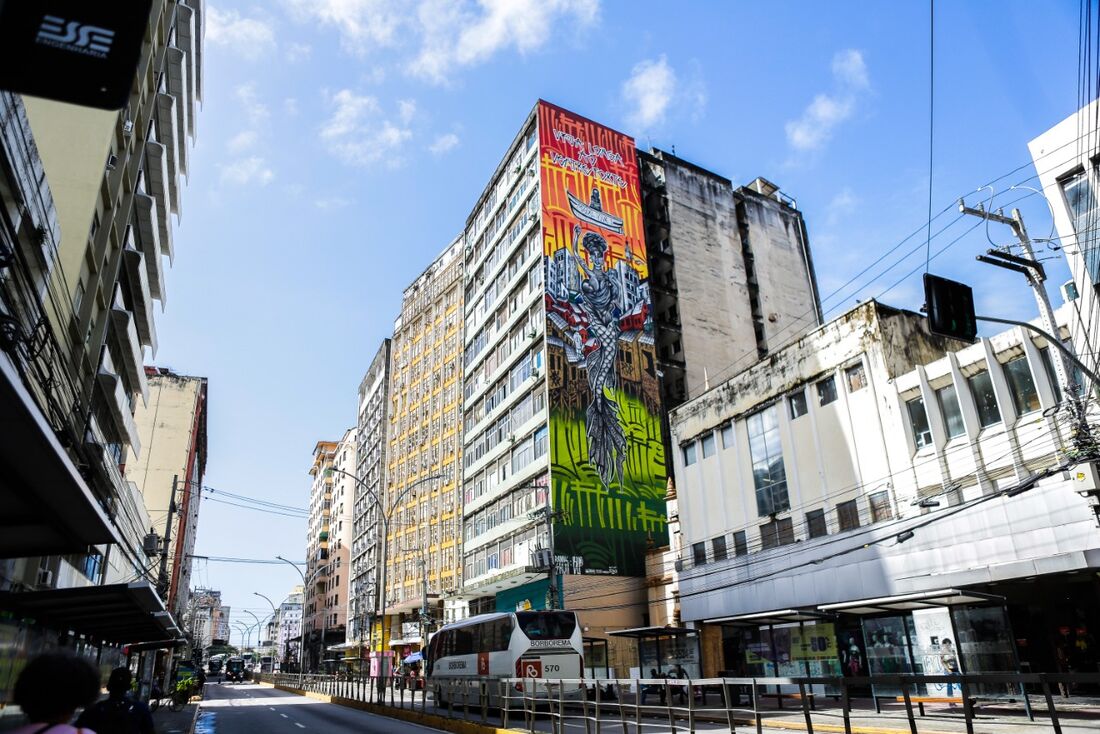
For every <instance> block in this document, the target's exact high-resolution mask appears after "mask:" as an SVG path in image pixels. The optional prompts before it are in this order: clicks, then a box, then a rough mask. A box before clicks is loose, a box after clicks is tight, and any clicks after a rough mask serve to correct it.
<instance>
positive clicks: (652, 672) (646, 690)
mask: <svg viewBox="0 0 1100 734" xmlns="http://www.w3.org/2000/svg"><path fill="white" fill-rule="evenodd" d="M649 677H650V680H657V679H659V678H660V677H661V672H660V671H659V670H657V669H656V668H650V669H649ZM650 693H658V694H660V696H661V705H662V706H664V705H665V687H664V686H663V685H661V684H660V683H649V684H647V685H644V686H642V690H641V697H642V698H641V700H642V704H641V705H642V706H645V699H646V696H648V695H649V694H650Z"/></svg>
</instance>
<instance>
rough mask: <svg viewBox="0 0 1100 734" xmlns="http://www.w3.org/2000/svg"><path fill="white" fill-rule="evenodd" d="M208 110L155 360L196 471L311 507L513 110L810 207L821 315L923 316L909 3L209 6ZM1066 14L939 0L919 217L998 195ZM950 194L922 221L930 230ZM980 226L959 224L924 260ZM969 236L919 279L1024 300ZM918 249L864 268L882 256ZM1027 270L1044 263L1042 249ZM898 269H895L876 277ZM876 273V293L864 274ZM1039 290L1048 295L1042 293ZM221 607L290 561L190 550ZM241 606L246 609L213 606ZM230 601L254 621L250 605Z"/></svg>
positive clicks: (213, 519) (230, 529) (212, 518)
mask: <svg viewBox="0 0 1100 734" xmlns="http://www.w3.org/2000/svg"><path fill="white" fill-rule="evenodd" d="M207 7H208V12H207V20H208V27H207V31H206V46H205V62H204V63H205V67H204V75H205V98H204V102H203V107H202V111H201V114H200V115H199V117H198V120H197V133H198V139H197V142H196V147H195V150H194V154H193V157H192V159H191V176H190V179H189V180H188V182H187V186H186V191H185V196H184V207H183V208H184V212H183V218H182V222H181V223H180V225H179V227H178V229H177V245H178V246H177V255H176V261H175V264H174V267H173V269H172V271H171V273H170V277H169V282H168V302H167V305H166V310H165V313H164V314H163V316H162V317H161V318H160V321H159V332H160V344H161V348H160V352H159V353H158V354H157V355H156V357H155V360H154V361H155V363H156V364H158V365H162V366H170V367H172V368H173V369H175V370H177V371H179V372H184V373H189V374H198V375H205V376H207V377H209V378H210V426H209V438H210V446H209V449H210V460H209V464H208V473H207V483H208V484H209V485H211V486H213V487H216V488H219V489H224V490H227V491H230V492H234V493H238V494H243V495H249V496H256V497H265V498H268V499H270V500H272V501H275V502H281V503H284V504H290V505H295V506H300V507H305V506H306V504H307V498H308V492H309V479H310V478H309V476H308V475H307V473H306V472H307V470H308V468H309V465H310V460H311V451H312V448H313V445H314V443H315V442H316V441H317V440H320V439H334V440H335V439H338V438H339V437H340V435H341V434H342V432H343V430H344V429H345V428H347V427H350V426H351V425H352V424H353V422H354V420H355V403H356V389H357V387H358V384H359V380H360V378H361V377H362V374H363V372H364V371H365V369H366V367H367V365H368V364H369V362H370V359H371V357H372V356H373V354H374V352H375V350H376V349H377V346H378V343H379V341H380V340H381V339H382V338H383V337H384V336H387V335H388V334H389V333H390V332H391V330H392V326H393V318H394V316H395V315H396V313H397V309H398V308H399V305H400V297H401V291H402V289H403V287H404V286H405V285H407V284H408V283H409V282H410V281H411V280H412V279H413V278H414V277H415V276H416V275H417V274H418V273H419V272H420V271H421V270H422V269H423V267H424V266H425V265H426V264H427V263H428V262H429V261H430V260H431V258H432V257H433V256H434V255H435V254H436V253H437V252H438V251H439V250H441V249H442V248H443V247H444V246H445V245H446V244H447V243H448V242H449V241H450V239H451V238H452V237H453V236H454V235H455V234H457V233H458V232H459V231H460V229H461V227H462V225H463V223H464V221H465V218H466V215H467V214H468V213H469V210H470V209H471V207H472V206H473V204H474V201H475V200H476V198H477V196H478V194H479V193H480V191H481V189H482V187H483V186H484V185H485V183H486V181H487V180H488V177H489V175H490V174H491V173H492V170H493V169H494V167H495V166H496V165H497V163H498V162H499V159H500V157H501V156H502V155H503V152H504V150H505V148H506V146H507V145H508V143H509V142H510V141H511V139H512V136H513V135H514V134H515V133H516V131H517V129H518V126H519V125H520V124H521V123H522V121H523V119H524V117H525V115H526V114H527V112H528V111H529V110H530V109H531V107H532V106H533V104H534V103H535V101H536V99H538V98H539V97H542V98H545V99H547V100H549V101H552V102H554V103H556V104H559V105H561V106H563V107H566V108H568V109H571V110H574V111H576V112H578V113H580V114H583V115H585V116H588V117H591V118H593V119H595V120H597V121H600V122H603V123H604V124H607V125H610V126H612V127H614V128H617V129H620V130H622V131H624V132H626V133H628V134H631V135H634V136H635V137H636V139H637V142H638V145H639V147H642V148H646V147H649V146H650V145H653V146H657V147H661V148H664V149H666V150H668V149H671V148H672V147H673V146H675V150H676V153H677V155H679V156H681V157H683V158H686V159H688V160H691V161H693V162H695V163H698V164H699V165H701V166H703V167H706V168H709V169H711V170H713V171H716V172H718V173H720V174H723V175H725V176H727V177H729V178H731V179H733V180H734V181H735V182H736V183H748V182H749V181H751V180H752V179H753V178H755V177H756V176H764V177H766V178H768V179H770V180H772V181H774V182H775V183H777V184H779V185H780V187H781V188H782V189H783V191H784V192H786V193H787V194H789V195H791V196H793V197H795V198H796V200H797V202H798V206H799V208H800V209H801V210H802V211H803V212H804V214H805V216H806V221H807V226H808V229H809V235H810V244H811V248H812V250H813V256H814V259H815V262H816V265H817V269H818V279H819V282H820V285H821V292H822V296H823V297H824V298H825V306H826V309H828V310H829V313H830V314H831V315H835V314H836V313H838V312H839V311H838V309H839V310H844V309H847V308H848V307H850V306H851V305H854V303H855V300H856V299H857V298H866V297H870V296H874V295H881V300H883V301H885V302H886V303H891V304H895V305H899V306H905V307H909V308H916V307H919V305H920V303H921V301H922V299H921V297H920V293H919V291H920V279H919V274H914V275H912V276H910V277H908V278H904V279H902V276H903V275H905V274H906V273H908V272H909V271H910V270H913V269H915V268H918V267H920V266H921V264H922V263H923V259H924V248H923V247H918V244H919V243H921V242H923V237H924V235H923V233H922V234H921V235H919V236H918V237H917V238H915V239H913V240H911V241H910V242H909V243H908V244H907V245H905V246H903V247H902V248H901V249H899V250H898V251H897V252H896V253H895V254H894V255H893V256H891V257H889V258H888V259H887V260H886V261H884V264H883V265H882V266H880V267H879V268H878V269H874V270H872V271H871V272H869V273H868V274H867V275H865V276H863V277H861V278H860V279H859V280H858V282H857V283H855V284H853V285H852V286H850V287H848V288H846V289H844V290H842V291H841V292H839V293H836V294H835V295H831V294H833V293H834V291H836V289H837V288H839V287H840V286H841V285H842V284H844V283H845V282H846V281H848V280H849V279H850V278H851V277H852V276H855V275H856V274H857V273H859V272H860V271H861V270H863V269H864V267H866V266H867V265H868V264H870V263H871V262H872V261H874V260H875V259H876V258H878V257H879V256H880V255H882V254H884V253H886V252H887V251H888V250H890V249H891V248H892V247H894V246H895V245H897V244H898V243H899V242H900V241H901V240H902V239H903V238H905V237H906V236H907V235H909V234H910V233H911V232H913V231H914V230H917V229H918V228H919V227H921V226H922V225H923V223H924V222H925V221H926V219H927V207H928V91H929V75H928V61H929V53H928V40H929V36H928V28H929V23H928V5H927V3H926V2H894V3H872V4H868V3H848V2H839V1H838V2H832V3H817V2H788V3H747V2H736V3H734V2H729V3H725V2H722V3H720V2H696V3H668V2H663V3H656V2H654V3H644V2H632V3H625V2H599V1H598V0H589V1H588V2H580V1H576V0H510V1H509V0H480V1H479V2H475V1H472V0H453V2H444V1H442V0H427V1H425V2H412V1H411V0H410V1H409V2H389V1H387V0H276V1H274V2H269V3H249V2H235V1H234V0H221V1H219V0H211V1H210V2H209V4H208V6H207ZM1076 62H1077V4H1076V3H1070V2H1046V3H1034V2H1027V1H1025V0H1008V1H1001V2H968V3H939V4H937V18H936V64H935V69H936V85H935V100H936V116H935V147H934V159H935V164H934V168H933V184H934V188H933V211H935V212H938V211H940V210H941V209H943V208H944V207H947V206H949V205H950V204H951V203H952V202H953V201H954V200H956V199H957V198H958V197H959V196H961V195H964V194H969V195H970V196H969V200H970V201H972V202H975V201H978V200H979V199H985V200H988V199H989V198H990V196H995V198H994V199H993V201H994V202H995V205H1004V204H1007V203H1008V202H1010V201H1012V200H1013V199H1016V198H1019V197H1021V196H1026V197H1027V198H1025V199H1023V200H1022V201H1020V202H1019V206H1020V207H1021V209H1022V210H1023V212H1024V215H1025V218H1026V219H1027V222H1028V225H1029V229H1030V230H1031V233H1032V236H1033V237H1036V238H1042V237H1046V236H1047V235H1048V234H1049V232H1050V218H1049V215H1048V213H1047V208H1046V205H1045V204H1044V203H1043V201H1042V199H1041V198H1040V197H1038V196H1034V195H1030V194H1031V192H1030V191H1027V190H1024V189H1017V190H1009V186H1010V185H1011V184H1012V183H1016V182H1022V183H1023V184H1025V185H1032V186H1036V185H1037V184H1036V181H1035V180H1034V179H1031V180H1026V179H1027V177H1028V176H1032V175H1033V174H1034V173H1035V171H1034V168H1032V167H1031V166H1030V165H1029V166H1028V167H1026V168H1024V169H1023V170H1021V171H1020V172H1018V173H1016V174H1015V175H1013V176H1011V177H1008V178H1005V179H1003V180H1001V181H999V182H998V183H997V187H996V189H995V190H994V191H990V190H989V189H985V190H983V191H982V192H981V193H980V195H979V194H976V193H974V192H975V189H977V187H978V186H979V185H981V184H983V183H986V182H987V181H991V180H994V179H998V177H1000V176H1002V175H1003V174H1006V173H1008V172H1010V171H1012V170H1013V169H1016V168H1017V167H1019V166H1021V165H1023V164H1026V163H1028V160H1029V159H1028V152H1027V147H1026V145H1027V142H1028V141H1029V140H1030V139H1032V138H1033V137H1035V136H1036V135H1038V134H1039V133H1041V132H1043V131H1044V130H1046V129H1047V128H1049V127H1051V126H1052V125H1054V124H1055V123H1056V122H1058V121H1060V120H1061V119H1063V118H1064V117H1066V116H1068V115H1069V114H1071V113H1072V112H1073V111H1074V110H1075V108H1076V106H1077V77H1076V73H1077V64H1076ZM955 217H956V214H955V212H954V211H953V210H952V211H950V212H948V214H947V215H945V216H944V217H941V218H940V219H939V220H937V224H938V225H942V224H949V223H951V222H952V220H954V219H955ZM974 221H976V220H973V221H965V220H963V221H958V222H954V223H953V224H951V226H950V227H949V228H948V229H947V230H946V231H945V232H944V233H943V234H942V235H940V236H938V237H936V238H935V239H934V240H933V242H932V248H933V252H935V251H936V250H937V249H939V247H942V246H944V245H946V244H947V243H948V242H950V241H951V240H953V239H954V238H955V237H956V236H957V235H959V234H961V233H962V232H963V231H964V230H965V229H966V228H967V227H969V226H971V225H972V224H973V223H974ZM988 237H989V239H987V233H986V232H985V229H984V227H980V226H979V227H978V228H977V229H975V230H974V231H973V232H971V233H970V234H969V235H967V236H964V237H963V238H962V239H960V240H959V241H958V242H956V243H955V244H953V245H951V246H950V247H949V248H948V249H947V250H946V251H945V252H944V254H943V255H941V256H939V257H938V258H937V259H935V260H934V261H933V265H932V269H933V271H935V272H938V273H940V274H943V275H947V276H953V277H957V278H960V279H964V280H967V281H969V282H971V283H972V284H973V285H974V286H975V295H976V300H977V302H978V308H979V311H982V312H986V313H989V314H991V315H1002V316H1009V317H1018V318H1032V317H1033V316H1034V303H1033V301H1032V300H1031V298H1030V294H1029V293H1028V292H1027V290H1026V287H1025V285H1024V283H1023V279H1022V278H1021V277H1019V276H1016V275H1014V274H1011V273H1004V272H1001V271H998V270H995V269H993V268H991V267H989V266H985V265H980V264H977V263H975V262H974V256H975V255H977V254H980V253H982V252H984V250H985V249H986V248H988V247H990V246H991V245H990V242H991V241H992V242H993V243H995V244H998V245H1000V244H1005V243H1007V242H1009V241H1010V237H1009V233H1008V232H1007V231H1006V230H1005V229H1004V228H1003V227H997V226H996V225H993V226H991V227H990V229H989V231H988ZM912 248H916V251H915V252H914V253H913V254H912V255H911V256H910V257H909V258H908V259H905V260H903V261H902V262H900V264H899V265H898V266H897V267H895V268H894V269H892V270H890V271H889V272H887V273H885V274H884V275H882V276H881V277H877V278H876V277H874V276H875V275H877V274H878V272H879V270H881V269H883V268H885V267H886V266H887V265H889V264H891V263H893V262H896V261H897V260H898V259H900V256H901V255H902V254H904V253H905V252H909V251H910V250H911V249H912ZM1042 254H1043V256H1044V257H1047V256H1049V257H1051V258H1052V259H1051V260H1050V261H1049V262H1048V263H1047V265H1048V268H1049V269H1050V271H1051V273H1052V278H1051V285H1052V286H1055V287H1056V285H1057V283H1059V282H1061V281H1062V280H1064V279H1065V278H1066V277H1068V276H1067V275H1066V272H1067V271H1066V268H1065V266H1064V264H1063V263H1062V261H1061V260H1060V259H1059V258H1058V255H1057V254H1056V253H1052V252H1050V251H1049V250H1046V249H1045V246H1044V248H1043V253H1042ZM899 279H902V282H901V283H900V284H899V285H897V286H895V287H893V288H891V289H890V290H888V291H887V290H886V289H887V288H888V287H889V286H892V285H893V284H894V283H895V282H897V281H898V280H899ZM883 291H886V292H883ZM1052 298H1053V299H1054V300H1055V302H1056V303H1057V302H1060V299H1059V298H1058V294H1057V291H1056V290H1055V288H1054V287H1052ZM305 543H306V538H305V523H304V522H303V521H299V520H296V519H291V518H286V517H279V516H274V515H267V514H260V513H256V512H251V511H247V510H239V509H236V508H232V507H228V506H225V505H217V504H214V503H207V504H206V505H205V507H204V510H203V512H202V516H201V518H200V527H199V540H198V550H197V552H198V553H201V554H209V555H224V556H244V557H267V558H271V557H273V556H274V555H276V554H277V553H278V554H282V555H285V556H288V557H291V558H294V559H297V560H301V559H302V558H303V557H304V549H305ZM195 572H196V581H198V582H201V583H206V584H209V585H210V586H213V587H215V588H221V590H222V592H223V595H224V598H225V599H226V602H227V603H229V604H231V605H232V606H234V607H236V608H245V607H247V608H251V609H253V610H255V611H257V612H260V611H263V610H266V609H267V607H266V604H265V603H264V602H263V601H262V600H261V599H259V598H257V597H255V596H253V595H252V592H253V591H259V592H261V593H264V594H267V595H268V596H270V597H272V598H273V599H275V600H276V602H277V601H278V600H279V599H280V598H282V597H283V596H284V595H285V593H286V592H287V591H288V589H289V587H290V586H291V584H292V583H294V582H296V581H297V576H296V574H294V572H293V571H292V570H291V569H289V568H286V567H285V566H282V567H277V566H270V567H269V566H254V565H250V566H240V565H226V564H215V563H209V564H202V563H198V564H197V565H196V569H195ZM234 617H235V618H236V619H241V618H242V617H247V615H234ZM249 619H250V618H249Z"/></svg>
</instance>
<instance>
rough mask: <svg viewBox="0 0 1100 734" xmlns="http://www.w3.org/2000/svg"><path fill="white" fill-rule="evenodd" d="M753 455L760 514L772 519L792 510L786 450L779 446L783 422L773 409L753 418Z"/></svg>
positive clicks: (749, 423) (750, 426) (749, 422)
mask: <svg viewBox="0 0 1100 734" xmlns="http://www.w3.org/2000/svg"><path fill="white" fill-rule="evenodd" d="M745 425H746V427H747V428H748V432H749V455H750V457H751V459H752V477H753V483H754V485H755V486H756V511H757V513H758V514H759V515H761V516H764V515H771V514H773V513H775V512H779V511H781V510H786V509H788V508H789V507H790V506H791V503H790V498H789V497H788V496H787V473H786V469H785V468H784V466H783V447H782V446H781V445H780V442H779V421H778V419H777V418H776V409H775V406H774V405H772V406H770V407H768V408H765V409H764V410H761V411H760V412H758V413H754V414H753V415H751V416H749V417H748V419H747V420H746V421H745Z"/></svg>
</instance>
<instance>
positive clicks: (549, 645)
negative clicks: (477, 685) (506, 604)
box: [424, 610, 584, 705]
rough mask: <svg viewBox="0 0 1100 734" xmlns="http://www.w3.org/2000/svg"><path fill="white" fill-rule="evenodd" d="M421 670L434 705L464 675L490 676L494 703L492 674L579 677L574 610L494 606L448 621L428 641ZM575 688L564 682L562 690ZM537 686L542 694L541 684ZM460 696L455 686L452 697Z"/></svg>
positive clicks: (581, 654)
mask: <svg viewBox="0 0 1100 734" xmlns="http://www.w3.org/2000/svg"><path fill="white" fill-rule="evenodd" d="M424 672H425V675H426V676H427V678H428V684H429V685H430V686H431V688H432V690H433V691H434V692H435V697H436V702H437V704H438V705H446V703H447V698H448V697H450V696H449V691H452V690H453V689H454V686H453V684H454V683H455V682H458V683H462V680H461V679H463V678H465V679H469V680H470V681H471V682H472V681H474V680H489V681H490V686H489V692H490V695H489V699H490V701H489V702H490V703H491V704H493V705H498V704H499V685H495V684H493V683H492V681H494V680H500V679H502V678H539V679H544V680H547V681H554V680H557V679H559V678H567V679H568V678H572V679H574V680H577V679H580V678H583V677H584V647H583V642H582V640H581V626H580V624H578V622H577V614H576V613H575V612H567V611H561V610H553V611H538V612H498V613H496V614H481V615H478V616H476V617H470V618H469V619H464V620H462V621H460V622H455V623H453V624H448V625H446V626H444V627H442V628H441V629H440V630H439V631H438V632H436V633H435V635H433V636H432V639H431V641H430V642H429V643H428V654H427V656H426V657H425V669H424ZM456 679H457V681H456ZM580 689H581V686H580V685H579V684H577V683H572V684H566V687H565V693H567V694H569V695H573V694H575V693H576V692H578V691H579V690H580ZM536 690H537V691H538V693H539V695H541V694H542V689H541V687H540V686H536ZM462 696H463V694H460V693H458V691H457V690H454V692H453V697H454V698H456V700H455V701H454V703H456V704H460V703H463V701H462ZM476 702H477V699H471V700H470V703H471V704H473V703H476Z"/></svg>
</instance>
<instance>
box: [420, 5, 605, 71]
mask: <svg viewBox="0 0 1100 734" xmlns="http://www.w3.org/2000/svg"><path fill="white" fill-rule="evenodd" d="M599 7H600V6H599V2H597V1H596V0H478V2H477V3H476V5H475V4H473V3H470V2H462V3H459V2H454V0H426V2H422V3H421V4H420V7H419V8H418V12H417V18H416V29H417V31H418V33H419V36H420V39H419V40H420V51H419V53H418V54H417V57H416V59H415V60H414V61H413V64H412V70H413V73H415V74H416V75H417V76H420V77H423V78H425V79H428V80H430V81H434V82H445V81H447V78H448V76H449V75H450V73H451V72H452V71H454V70H455V69H456V68H459V67H463V66H473V65H475V64H479V63H482V62H485V61H487V60H489V59H490V58H492V57H493V56H494V55H496V54H497V53H498V52H501V51H504V50H507V49H514V50H515V51H517V52H518V53H520V54H521V55H522V54H528V53H532V52H534V51H537V50H538V49H540V48H542V47H543V46H544V45H545V44H546V43H547V42H548V41H550V40H551V39H553V38H556V37H558V35H559V34H558V32H556V31H555V29H554V26H555V25H557V24H558V23H559V22H570V21H571V22H573V23H575V24H576V25H577V26H580V27H585V26H589V25H592V24H593V23H594V22H595V21H596V19H597V17H598V16H599Z"/></svg>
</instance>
